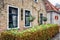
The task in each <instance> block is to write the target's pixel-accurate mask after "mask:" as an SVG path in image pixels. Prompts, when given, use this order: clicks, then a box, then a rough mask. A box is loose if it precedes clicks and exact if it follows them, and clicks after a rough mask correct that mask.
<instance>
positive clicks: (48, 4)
mask: <svg viewBox="0 0 60 40" xmlns="http://www.w3.org/2000/svg"><path fill="white" fill-rule="evenodd" d="M43 2H44V4H45V8H46V11H56V12H57V11H58V8H56V7H55V6H54V5H53V4H51V3H50V2H49V1H48V0H43Z"/></svg>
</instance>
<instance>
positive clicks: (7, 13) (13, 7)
mask: <svg viewBox="0 0 60 40" xmlns="http://www.w3.org/2000/svg"><path fill="white" fill-rule="evenodd" d="M9 7H13V8H17V9H18V27H17V28H9ZM19 11H20V10H19V8H18V7H16V6H12V5H8V6H7V30H10V29H19V26H20V25H19Z"/></svg>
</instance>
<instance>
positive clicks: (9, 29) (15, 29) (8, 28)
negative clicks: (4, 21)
mask: <svg viewBox="0 0 60 40" xmlns="http://www.w3.org/2000/svg"><path fill="white" fill-rule="evenodd" d="M12 29H14V30H20V28H7V30H12Z"/></svg>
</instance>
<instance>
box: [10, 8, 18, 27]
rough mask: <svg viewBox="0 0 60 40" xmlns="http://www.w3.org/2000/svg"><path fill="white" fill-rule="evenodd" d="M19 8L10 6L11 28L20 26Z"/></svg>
mask: <svg viewBox="0 0 60 40" xmlns="http://www.w3.org/2000/svg"><path fill="white" fill-rule="evenodd" d="M17 22H18V9H17V8H13V7H9V28H16V27H18V23H17Z"/></svg>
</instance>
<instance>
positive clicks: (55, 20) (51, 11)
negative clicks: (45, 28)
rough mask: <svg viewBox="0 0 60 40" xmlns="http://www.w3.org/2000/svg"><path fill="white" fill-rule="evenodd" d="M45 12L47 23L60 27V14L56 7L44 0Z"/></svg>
mask: <svg viewBox="0 0 60 40" xmlns="http://www.w3.org/2000/svg"><path fill="white" fill-rule="evenodd" d="M44 4H45V8H46V11H47V20H48V21H47V23H50V24H58V25H60V12H59V9H58V8H57V7H55V6H54V5H52V4H51V3H50V2H49V1H48V0H44Z"/></svg>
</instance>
